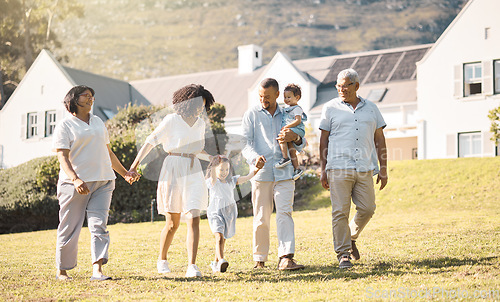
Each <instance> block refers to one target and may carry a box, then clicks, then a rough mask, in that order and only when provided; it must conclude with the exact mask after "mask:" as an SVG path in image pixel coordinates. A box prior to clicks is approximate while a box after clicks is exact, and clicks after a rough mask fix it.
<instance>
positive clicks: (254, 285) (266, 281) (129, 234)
mask: <svg viewBox="0 0 500 302" xmlns="http://www.w3.org/2000/svg"><path fill="white" fill-rule="evenodd" d="M390 166H391V170H390V175H389V176H390V180H389V181H390V182H389V187H388V188H387V189H384V190H383V191H381V192H377V206H378V207H377V211H376V213H375V215H374V217H373V219H372V220H371V222H370V223H369V224H368V226H367V227H366V229H365V230H364V231H363V233H362V235H361V236H360V238H359V240H358V242H357V243H358V247H359V249H360V253H361V260H359V261H357V262H355V264H354V267H353V268H352V269H350V270H340V269H338V263H337V261H336V257H335V255H334V251H333V244H332V232H331V221H330V209H329V208H328V207H320V208H319V209H317V210H306V211H298V212H295V213H294V219H295V233H296V234H295V235H296V259H297V260H298V261H299V262H300V263H302V264H305V265H306V266H307V267H306V269H305V270H302V271H298V272H279V271H278V270H276V265H277V259H276V258H277V255H276V252H277V239H276V228H275V224H274V223H273V228H272V230H271V234H272V236H271V247H272V248H271V250H270V252H271V253H270V261H269V262H267V263H266V264H267V268H266V269H264V270H254V269H252V266H253V262H252V249H251V244H252V218H251V217H248V218H239V219H238V221H237V233H236V236H235V237H233V238H232V239H229V240H228V241H227V245H226V259H227V260H228V261H229V262H230V266H229V269H228V272H227V273H224V274H214V273H212V272H211V270H210V268H209V266H208V264H209V262H210V261H211V260H212V258H213V248H214V247H213V237H212V234H211V233H210V229H209V227H208V223H207V221H206V220H202V223H201V239H200V247H199V254H198V261H197V264H198V266H199V267H200V269H201V270H202V273H203V274H204V277H203V278H200V279H196V280H192V279H186V278H184V274H185V270H186V259H187V256H186V251H185V235H186V225H185V224H181V227H180V228H179V231H178V233H177V235H176V237H175V239H174V242H173V244H172V247H171V252H170V253H169V262H170V268H171V270H172V273H171V274H166V275H159V274H157V273H156V258H157V250H158V238H159V233H160V230H161V229H162V227H163V223H162V222H155V223H138V224H116V225H111V226H109V231H110V234H111V240H112V241H111V248H110V261H109V264H108V265H106V266H105V273H106V274H108V275H110V276H112V277H113V278H114V280H112V281H108V282H91V281H90V280H89V277H90V275H91V273H92V271H91V265H90V263H89V262H90V252H89V249H90V245H89V234H88V230H87V229H86V228H84V229H83V231H82V234H81V236H80V244H79V247H80V250H79V259H78V261H79V265H78V266H77V267H76V268H75V269H73V270H71V271H69V273H70V275H71V276H72V277H73V278H74V279H73V280H72V281H70V282H58V281H56V280H55V269H54V255H55V250H54V247H55V239H56V232H55V230H48V231H39V232H31V233H19V234H7V235H0V246H1V248H0V281H1V282H0V300H14V301H20V300H22V301H25V300H27V301H33V300H43V301H52V300H88V301H102V300H108V301H109V300H111V301H131V300H149V301H156V300H166V301H169V300H194V299H196V300H213V301H216V300H220V301H232V300H291V301H311V300H312V301H317V300H334V301H344V300H348V301H359V300H375V301H376V300H389V299H386V298H391V299H390V300H395V299H398V298H417V299H419V300H423V299H427V300H428V299H431V298H433V299H434V300H455V299H456V298H462V300H474V299H475V298H484V299H485V300H497V301H498V300H500V282H499V280H500V246H499V244H498V242H500V223H499V220H500V219H499V218H500V157H497V158H483V159H453V160H428V161H402V162H392V163H390ZM312 198H314V201H315V204H318V203H321V202H323V204H325V203H326V204H327V203H328V194H327V192H326V191H324V192H321V193H319V194H318V195H316V196H314V197H312ZM273 222H274V220H273ZM484 299H483V300H484Z"/></svg>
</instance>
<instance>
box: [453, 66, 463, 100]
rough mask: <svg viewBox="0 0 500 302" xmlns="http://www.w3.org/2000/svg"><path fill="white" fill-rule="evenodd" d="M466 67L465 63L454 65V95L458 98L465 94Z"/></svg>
mask: <svg viewBox="0 0 500 302" xmlns="http://www.w3.org/2000/svg"><path fill="white" fill-rule="evenodd" d="M463 73H464V68H463V65H461V64H460V65H455V66H454V67H453V84H454V89H453V96H454V97H456V98H461V97H463V96H464V85H463V82H464V76H463Z"/></svg>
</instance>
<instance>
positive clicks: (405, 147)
mask: <svg viewBox="0 0 500 302" xmlns="http://www.w3.org/2000/svg"><path fill="white" fill-rule="evenodd" d="M386 145H387V160H409V159H417V158H416V156H415V155H416V154H417V152H418V150H417V145H418V142H417V137H416V136H412V137H402V138H388V139H386Z"/></svg>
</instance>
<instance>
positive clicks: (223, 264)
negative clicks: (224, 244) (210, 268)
mask: <svg viewBox="0 0 500 302" xmlns="http://www.w3.org/2000/svg"><path fill="white" fill-rule="evenodd" d="M228 266H229V262H224V263H222V264H221V265H220V272H221V273H225V272H226V271H227V267H228Z"/></svg>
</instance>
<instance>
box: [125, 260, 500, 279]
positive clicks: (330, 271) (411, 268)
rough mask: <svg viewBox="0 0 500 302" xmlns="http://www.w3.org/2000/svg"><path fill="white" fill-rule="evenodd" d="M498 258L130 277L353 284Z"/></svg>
mask: <svg viewBox="0 0 500 302" xmlns="http://www.w3.org/2000/svg"><path fill="white" fill-rule="evenodd" d="M498 259H499V257H498V256H490V257H481V258H456V257H441V258H433V259H421V260H412V261H399V259H392V261H378V262H369V261H368V262H358V263H354V267H353V268H351V269H340V268H339V267H338V265H337V264H331V265H306V268H305V269H303V270H296V271H278V270H277V269H276V268H271V267H267V268H265V269H258V270H256V269H250V270H243V271H236V272H232V273H231V272H230V273H228V275H229V274H231V275H233V276H234V277H235V278H231V279H228V278H225V277H224V275H222V274H221V275H206V276H203V277H201V278H186V277H178V276H152V277H146V276H137V275H135V276H130V278H132V279H135V280H139V281H155V280H171V281H181V282H198V281H208V282H235V283H238V282H242V281H245V282H248V281H253V282H271V283H273V282H274V283H277V282H286V281H311V282H318V281H319V282H323V281H330V280H339V279H341V280H343V281H351V280H356V279H364V278H371V277H381V276H396V277H397V276H401V275H408V274H421V273H423V272H425V273H427V274H442V273H443V269H445V268H450V269H452V268H456V267H461V266H474V265H483V266H486V265H491V264H493V263H494V262H495V261H498Z"/></svg>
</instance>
